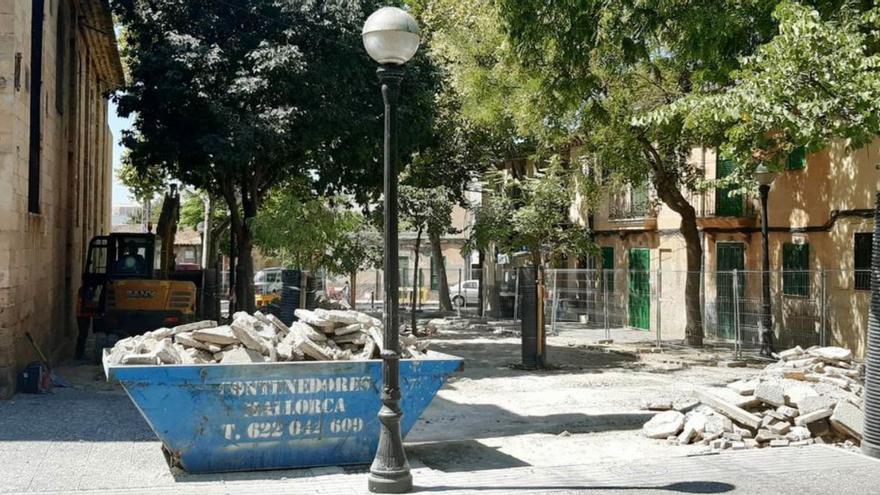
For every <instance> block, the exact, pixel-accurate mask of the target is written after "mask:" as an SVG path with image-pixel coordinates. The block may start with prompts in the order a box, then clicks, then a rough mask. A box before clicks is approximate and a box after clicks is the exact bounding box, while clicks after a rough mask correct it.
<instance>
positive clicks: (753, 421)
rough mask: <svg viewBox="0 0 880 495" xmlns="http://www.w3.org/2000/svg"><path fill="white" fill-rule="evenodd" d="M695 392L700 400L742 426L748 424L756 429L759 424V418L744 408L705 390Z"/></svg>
mask: <svg viewBox="0 0 880 495" xmlns="http://www.w3.org/2000/svg"><path fill="white" fill-rule="evenodd" d="M696 394H697V398H698V399H699V400H700V402H702V403H703V404H706V405H707V406H710V407H712V408H714V409H715V410H717V411H718V412H720V413H721V414H724V415H725V416H727V417H728V418H730V419H731V420H733V421H736V422H737V423H739V424H741V425H743V426H748V427H749V428H752V429H758V427H760V425H761V418H759V417H758V416H755V415H754V414H752V413H750V412H748V411H746V410H745V409H742V408H741V407H738V406H736V405H734V404H732V403H730V402H727V401H725V400H723V399H720V398H718V397H716V396H714V395H713V394H711V393H709V392H707V391H705V390H697V392H696Z"/></svg>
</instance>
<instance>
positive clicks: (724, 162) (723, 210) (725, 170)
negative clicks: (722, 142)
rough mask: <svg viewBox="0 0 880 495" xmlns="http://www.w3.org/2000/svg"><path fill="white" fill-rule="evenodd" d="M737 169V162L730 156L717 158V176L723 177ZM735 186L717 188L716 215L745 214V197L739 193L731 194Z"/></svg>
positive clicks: (735, 215) (738, 215)
mask: <svg viewBox="0 0 880 495" xmlns="http://www.w3.org/2000/svg"><path fill="white" fill-rule="evenodd" d="M734 170H736V162H734V161H733V160H731V159H729V158H723V157H716V158H715V178H716V179H723V178H725V177H727V176H728V175H730V174H732V173H733V172H734ZM733 189H735V186H728V187H719V188H717V189H715V216H719V217H741V216H743V198H742V196H741V195H739V194H730V193H731V191H733Z"/></svg>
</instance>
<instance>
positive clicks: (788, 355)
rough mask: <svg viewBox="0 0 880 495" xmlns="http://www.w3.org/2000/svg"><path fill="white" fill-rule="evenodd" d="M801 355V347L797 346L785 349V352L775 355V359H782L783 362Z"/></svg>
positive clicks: (802, 351)
mask: <svg viewBox="0 0 880 495" xmlns="http://www.w3.org/2000/svg"><path fill="white" fill-rule="evenodd" d="M803 353H804V350H803V349H801V346H799V345H798V346H794V347H793V348H791V349H786V350H784V351H782V352H780V353H778V354H776V357H777V358H779V359H782V360H784V361H788V360H790V359H793V358H796V357H798V356H800V355H801V354H803Z"/></svg>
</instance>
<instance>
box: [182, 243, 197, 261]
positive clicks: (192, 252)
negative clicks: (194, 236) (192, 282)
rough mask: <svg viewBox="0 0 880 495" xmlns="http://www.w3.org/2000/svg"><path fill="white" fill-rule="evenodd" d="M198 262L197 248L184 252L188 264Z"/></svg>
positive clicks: (184, 258) (189, 248)
mask: <svg viewBox="0 0 880 495" xmlns="http://www.w3.org/2000/svg"><path fill="white" fill-rule="evenodd" d="M195 260H196V249H195V248H191V247H188V248H185V249H184V251H183V261H184V262H186V263H191V262H193V261H195Z"/></svg>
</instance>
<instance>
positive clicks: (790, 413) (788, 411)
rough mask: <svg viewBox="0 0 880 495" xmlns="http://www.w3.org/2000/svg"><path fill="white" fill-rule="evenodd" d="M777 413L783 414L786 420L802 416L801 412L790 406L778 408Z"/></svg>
mask: <svg viewBox="0 0 880 495" xmlns="http://www.w3.org/2000/svg"><path fill="white" fill-rule="evenodd" d="M776 412H778V413H779V414H781V415H782V416H783V417H784V418H786V419H791V418H796V417H797V416H798V415H800V411H799V410H797V409H795V408H794V407H788V406H779V407H777V408H776Z"/></svg>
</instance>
